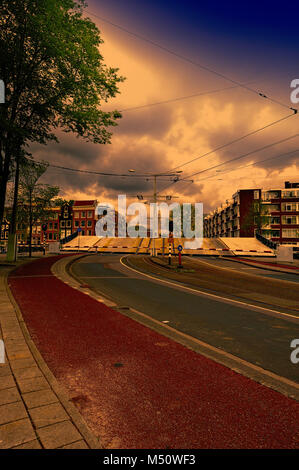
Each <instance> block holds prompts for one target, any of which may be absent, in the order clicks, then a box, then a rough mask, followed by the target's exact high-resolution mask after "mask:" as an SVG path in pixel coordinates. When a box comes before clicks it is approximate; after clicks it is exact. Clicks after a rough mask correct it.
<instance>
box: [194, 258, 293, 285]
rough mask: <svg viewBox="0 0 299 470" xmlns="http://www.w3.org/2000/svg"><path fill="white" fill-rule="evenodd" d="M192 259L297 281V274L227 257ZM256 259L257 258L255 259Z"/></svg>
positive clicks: (273, 277)
mask: <svg viewBox="0 0 299 470" xmlns="http://www.w3.org/2000/svg"><path fill="white" fill-rule="evenodd" d="M192 259H193V260H194V261H196V260H198V261H201V262H203V261H204V262H205V263H209V264H211V265H212V266H219V267H222V268H229V269H232V270H234V271H237V272H242V273H249V274H254V275H255V276H262V277H266V278H269V279H281V280H284V281H291V282H299V275H298V274H289V273H283V272H275V271H273V270H271V269H264V268H256V267H255V266H247V265H245V264H242V263H238V262H236V261H231V260H229V259H228V258H225V257H224V258H218V257H215V258H214V257H206V258H203V257H201V258H195V257H194V258H192ZM257 261H258V260H257ZM264 261H270V262H271V258H270V259H264Z"/></svg>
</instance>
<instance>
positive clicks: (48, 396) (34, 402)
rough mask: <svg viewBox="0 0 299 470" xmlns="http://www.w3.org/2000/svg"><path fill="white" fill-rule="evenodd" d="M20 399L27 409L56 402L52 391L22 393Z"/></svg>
mask: <svg viewBox="0 0 299 470" xmlns="http://www.w3.org/2000/svg"><path fill="white" fill-rule="evenodd" d="M22 398H23V400H24V402H25V404H26V406H27V408H36V407H38V406H42V405H50V404H51V403H55V402H58V399H57V397H56V395H55V394H54V393H53V392H52V390H40V391H37V392H30V393H24V394H23V395H22Z"/></svg>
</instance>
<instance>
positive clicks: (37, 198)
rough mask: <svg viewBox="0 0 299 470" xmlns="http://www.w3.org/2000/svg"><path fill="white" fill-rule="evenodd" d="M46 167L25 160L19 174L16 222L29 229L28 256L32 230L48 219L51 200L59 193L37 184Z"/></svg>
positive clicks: (46, 165)
mask: <svg viewBox="0 0 299 470" xmlns="http://www.w3.org/2000/svg"><path fill="white" fill-rule="evenodd" d="M47 167H48V164H47V163H38V164H37V163H36V162H34V161H33V160H27V162H26V163H25V164H24V165H22V168H21V172H20V187H19V207H18V222H20V223H23V224H25V226H27V227H28V228H29V256H31V251H32V249H31V245H32V228H33V226H34V225H36V224H40V223H42V222H43V221H44V220H46V219H48V218H49V215H50V214H51V206H53V205H54V201H53V199H54V198H55V197H57V195H58V193H59V188H58V187H57V186H49V185H47V184H42V183H38V180H39V179H40V177H41V176H42V175H43V174H44V173H45V171H46V170H47Z"/></svg>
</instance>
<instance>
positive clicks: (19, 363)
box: [10, 356, 36, 370]
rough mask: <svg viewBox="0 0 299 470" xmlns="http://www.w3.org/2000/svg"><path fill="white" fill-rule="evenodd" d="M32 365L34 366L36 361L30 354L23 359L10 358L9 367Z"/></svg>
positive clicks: (23, 367) (22, 367) (20, 367)
mask: <svg viewBox="0 0 299 470" xmlns="http://www.w3.org/2000/svg"><path fill="white" fill-rule="evenodd" d="M32 366H36V362H35V360H34V359H33V357H32V356H30V357H26V358H25V359H21V358H18V359H13V360H10V367H11V368H12V369H13V370H17V369H25V368H28V367H32Z"/></svg>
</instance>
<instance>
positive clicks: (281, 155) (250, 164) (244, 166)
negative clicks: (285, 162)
mask: <svg viewBox="0 0 299 470" xmlns="http://www.w3.org/2000/svg"><path fill="white" fill-rule="evenodd" d="M296 152H299V149H295V150H292V151H291V152H287V153H282V154H279V155H275V156H274V157H269V158H265V159H263V160H258V161H256V162H254V163H249V164H248V165H242V166H238V167H237V168H232V169H230V170H226V171H223V172H221V173H219V175H211V176H208V177H207V178H203V179H199V180H195V181H196V182H198V181H205V180H207V179H211V178H217V177H219V176H221V175H223V174H225V175H226V174H227V173H231V172H233V171H237V170H241V169H243V168H248V167H249V166H254V165H258V164H259V163H264V162H267V161H269V160H274V159H276V158H282V157H286V156H287V155H291V154H292V153H296Z"/></svg>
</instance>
